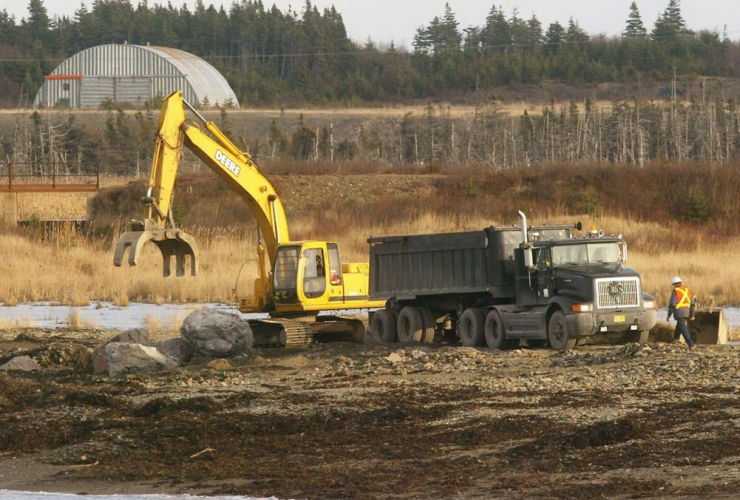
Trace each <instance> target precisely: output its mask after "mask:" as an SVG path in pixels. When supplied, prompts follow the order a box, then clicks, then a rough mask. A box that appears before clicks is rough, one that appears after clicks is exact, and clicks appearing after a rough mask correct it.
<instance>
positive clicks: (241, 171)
mask: <svg viewBox="0 0 740 500" xmlns="http://www.w3.org/2000/svg"><path fill="white" fill-rule="evenodd" d="M185 107H187V108H189V109H190V110H191V111H192V112H193V113H194V114H195V115H196V117H197V118H198V119H199V121H200V122H201V124H202V125H203V126H204V127H205V129H206V130H205V131H204V130H202V129H201V128H200V127H198V126H196V125H193V124H191V123H188V122H186V120H185ZM183 147H187V148H188V149H189V150H190V151H192V152H193V153H194V154H195V155H196V156H197V157H198V158H199V159H200V160H201V161H202V162H203V163H205V164H206V165H207V166H208V167H209V168H211V170H213V171H214V172H215V173H216V174H217V175H218V176H219V177H220V178H221V179H222V180H223V181H224V182H226V183H227V184H228V185H229V187H231V189H233V190H234V191H235V192H237V193H238V194H239V195H240V196H241V197H242V198H243V199H244V201H245V202H246V203H247V206H248V207H249V209H250V210H251V212H252V214H253V215H254V217H255V219H256V220H257V224H258V227H259V229H260V237H261V241H264V246H263V245H262V243H260V244H259V247H258V253H259V257H260V277H261V278H262V280H263V283H264V288H263V289H264V290H267V288H268V287H269V280H268V278H267V270H266V269H265V264H266V262H265V250H266V253H267V255H268V256H269V258H270V264H271V265H272V266H274V264H275V263H274V262H273V260H274V258H275V255H276V253H277V247H278V245H279V244H281V243H287V242H288V241H290V236H289V233H288V222H287V218H286V215H285V209H284V207H283V204H282V202H281V201H280V198H279V197H278V195H277V193H276V192H275V189H274V187H273V186H272V184H270V182H269V181H268V180H267V179H266V178H265V177H264V176H263V175H262V174H261V173H260V171H259V168H258V167H257V165H256V164H255V163H254V161H253V160H252V158H251V156H250V155H249V154H248V153H245V152H243V151H241V150H240V149H239V148H238V147H236V145H235V144H234V143H233V142H231V141H230V140H229V139H228V137H226V136H225V135H224V134H223V132H221V130H220V129H219V128H218V127H217V126H216V125H215V124H214V123H213V122H209V121H207V120H206V119H205V118H203V116H201V115H200V113H198V111H197V110H195V109H194V108H193V107H192V106H190V104H188V102H187V101H185V99H183V96H182V92H180V91H178V92H174V93H172V94H170V95H168V96H167V97H165V99H164V102H163V104H162V110H161V112H160V116H159V124H158V130H157V139H156V145H155V149H154V156H153V158H152V168H151V173H150V177H149V183H148V185H147V190H146V196H145V197H144V198H143V200H142V202H143V203H144V218H143V220H135V221H132V224H131V230H130V231H128V232H126V233H124V234H123V235H122V236H121V239H120V240H119V242H118V244H117V246H116V251H115V255H114V259H113V263H114V265H116V266H120V265H121V264H122V263H123V260H124V256H125V253H126V251H127V250H128V251H129V259H128V260H129V264H130V265H132V266H135V265H137V264H138V259H139V255H140V251H141V248H142V247H143V246H144V245H145V244H146V243H147V242H148V241H152V242H154V243H155V244H156V245H157V246H158V247H159V249H160V250H161V252H162V256H163V258H164V266H163V272H164V275H165V276H169V275H170V273H171V271H170V266H171V260H172V258H173V257H174V258H175V259H176V262H177V275H178V276H184V275H185V270H186V260H187V258H189V259H190V264H191V265H190V267H191V274H192V275H196V274H197V270H198V266H197V259H198V257H197V254H198V249H197V244H196V242H195V239H194V238H193V237H192V236H190V235H188V234H186V233H185V232H183V231H182V230H180V229H178V228H177V227H176V226H175V222H174V219H173V217H172V201H173V194H174V187H175V179H176V177H177V169H178V166H179V164H180V158H181V156H182V150H183Z"/></svg>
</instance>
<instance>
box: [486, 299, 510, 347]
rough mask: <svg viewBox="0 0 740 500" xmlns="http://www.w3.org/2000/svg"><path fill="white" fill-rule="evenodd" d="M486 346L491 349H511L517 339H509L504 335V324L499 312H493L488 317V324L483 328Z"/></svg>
mask: <svg viewBox="0 0 740 500" xmlns="http://www.w3.org/2000/svg"><path fill="white" fill-rule="evenodd" d="M483 332H484V335H485V338H486V345H487V346H488V347H489V348H491V349H501V350H504V349H510V348H511V347H512V345H513V343H514V342H516V340H515V339H507V338H506V335H505V334H504V322H503V320H502V319H501V314H499V312H498V311H496V310H495V309H494V310H491V311H490V312H489V313H488V315H487V316H486V324H485V326H484V327H483Z"/></svg>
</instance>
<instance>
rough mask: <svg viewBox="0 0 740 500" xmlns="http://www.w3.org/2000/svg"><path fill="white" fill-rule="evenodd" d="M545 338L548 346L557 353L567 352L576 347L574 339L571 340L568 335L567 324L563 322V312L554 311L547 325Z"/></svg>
mask: <svg viewBox="0 0 740 500" xmlns="http://www.w3.org/2000/svg"><path fill="white" fill-rule="evenodd" d="M547 338H548V339H549V340H550V346H551V347H552V348H553V349H557V350H558V351H567V350H569V349H573V348H574V347H575V346H576V339H571V338H570V335H569V334H568V323H567V322H566V321H565V314H563V311H555V312H554V313H552V316H550V321H549V322H548V323H547Z"/></svg>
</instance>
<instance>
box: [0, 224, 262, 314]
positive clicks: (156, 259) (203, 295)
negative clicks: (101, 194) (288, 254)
mask: <svg viewBox="0 0 740 500" xmlns="http://www.w3.org/2000/svg"><path fill="white" fill-rule="evenodd" d="M255 239H256V238H255V236H251V237H249V238H236V237H234V238H231V237H221V238H215V237H213V238H212V239H208V238H199V243H200V246H201V249H202V259H201V265H200V274H199V276H198V277H197V278H192V277H187V278H181V279H175V278H170V279H165V278H163V277H162V258H161V255H160V254H159V251H158V250H157V249H156V247H155V246H154V245H151V246H150V247H145V249H144V252H143V255H142V257H141V261H140V265H139V266H138V267H133V268H132V267H128V266H125V267H121V268H116V267H114V266H113V249H112V248H110V247H109V246H107V245H102V244H100V243H97V242H95V241H93V240H88V239H85V238H82V237H80V238H79V239H78V240H76V241H71V242H68V243H67V244H65V245H58V244H55V243H54V242H52V243H45V242H41V241H38V240H32V239H29V238H26V237H24V236H20V235H16V234H0V252H1V253H2V255H3V256H4V258H3V259H2V260H0V275H2V276H8V277H10V279H6V280H3V281H2V282H0V302H10V303H18V302H36V301H47V300H48V301H54V302H60V303H63V304H69V305H73V306H80V305H87V304H89V303H91V302H93V301H96V300H110V301H113V302H114V303H115V304H116V305H118V306H126V305H128V303H129V302H131V301H140V302H151V303H164V302H201V301H202V302H226V301H228V300H230V298H231V292H230V289H231V286H233V285H234V284H235V283H234V279H235V276H236V272H237V271H238V269H239V266H240V265H241V261H242V260H243V258H244V257H243V256H245V255H246V256H248V255H249V251H248V250H247V249H250V250H251V248H252V246H253V242H254V241H255Z"/></svg>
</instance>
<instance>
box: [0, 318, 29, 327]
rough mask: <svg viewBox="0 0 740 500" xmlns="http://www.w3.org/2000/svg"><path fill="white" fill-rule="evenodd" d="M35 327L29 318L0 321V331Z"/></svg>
mask: <svg viewBox="0 0 740 500" xmlns="http://www.w3.org/2000/svg"><path fill="white" fill-rule="evenodd" d="M35 326H36V324H35V323H34V322H33V321H32V320H30V319H28V318H19V319H3V320H0V330H13V329H16V328H34V327H35Z"/></svg>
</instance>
